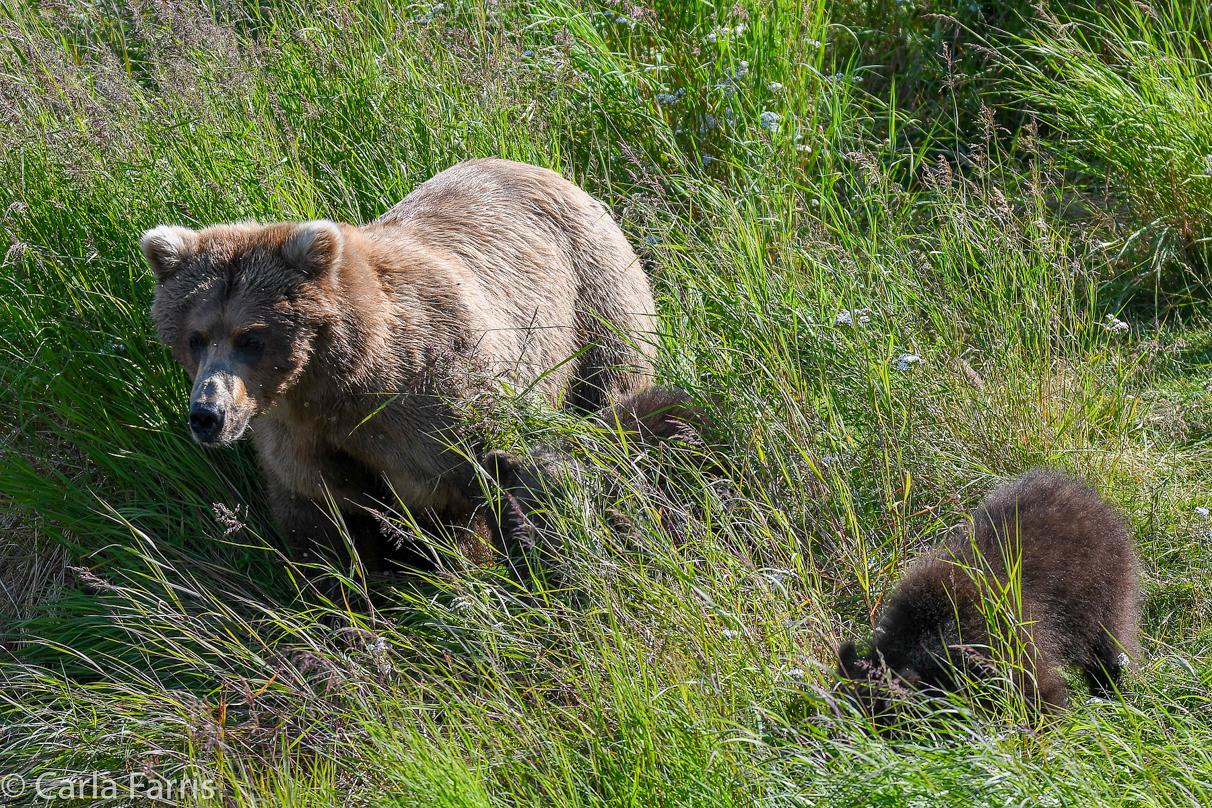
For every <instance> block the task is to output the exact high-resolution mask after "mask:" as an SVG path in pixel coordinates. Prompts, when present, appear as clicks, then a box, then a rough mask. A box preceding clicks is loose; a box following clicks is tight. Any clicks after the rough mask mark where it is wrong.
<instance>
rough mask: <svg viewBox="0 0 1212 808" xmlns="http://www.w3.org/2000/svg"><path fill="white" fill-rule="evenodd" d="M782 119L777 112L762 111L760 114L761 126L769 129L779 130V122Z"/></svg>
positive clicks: (772, 130)
mask: <svg viewBox="0 0 1212 808" xmlns="http://www.w3.org/2000/svg"><path fill="white" fill-rule="evenodd" d="M782 120H783V116H782V115H779V114H778V113H777V112H763V113H762V115H761V121H762V128H763V129H765V130H767V131H770V132H777V131H779V122H780V121H782Z"/></svg>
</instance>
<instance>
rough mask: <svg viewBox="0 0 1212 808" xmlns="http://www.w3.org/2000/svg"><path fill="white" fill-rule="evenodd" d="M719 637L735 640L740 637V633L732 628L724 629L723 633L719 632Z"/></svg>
mask: <svg viewBox="0 0 1212 808" xmlns="http://www.w3.org/2000/svg"><path fill="white" fill-rule="evenodd" d="M720 636H721V637H727V638H729V639H733V638H735V637H739V636H741V632H739V631H737V630H736V629H734V628H726V629H724V630H723V631H721V632H720Z"/></svg>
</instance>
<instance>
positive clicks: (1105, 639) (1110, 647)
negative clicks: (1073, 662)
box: [1082, 631, 1128, 699]
mask: <svg viewBox="0 0 1212 808" xmlns="http://www.w3.org/2000/svg"><path fill="white" fill-rule="evenodd" d="M1091 650H1092V652H1093V653H1092V654H1091V657H1092V658H1091V661H1090V662H1088V663H1086V664H1085V665H1083V666H1082V675H1083V676H1084V677H1085V679H1086V686H1087V687H1089V688H1090V695H1092V696H1097V697H1098V698H1100V699H1105V698H1110V697H1111V696H1113V695H1115V692H1116V691H1117V690H1118V689H1119V685H1120V681H1121V680H1122V678H1123V669H1124V664H1125V662H1126V661H1127V659H1128V656H1127V654H1125V653H1124V650H1123V649H1122V648H1120V646H1119V643H1118V642H1116V641H1115V638H1114V637H1112V636H1111V634H1110V633H1108V632H1107V631H1101V632H1099V638H1098V641H1097V643H1096V644H1095V646H1094V648H1093V649H1091Z"/></svg>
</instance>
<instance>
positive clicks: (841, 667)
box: [837, 642, 864, 679]
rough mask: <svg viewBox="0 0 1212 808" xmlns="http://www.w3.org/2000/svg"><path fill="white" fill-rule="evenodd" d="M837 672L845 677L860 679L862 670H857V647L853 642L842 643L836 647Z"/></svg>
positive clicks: (862, 676)
mask: <svg viewBox="0 0 1212 808" xmlns="http://www.w3.org/2000/svg"><path fill="white" fill-rule="evenodd" d="M837 672H838V674H840V675H841V676H844V677H845V678H847V679H862V678H864V675H863V672H862V671H860V670H859V658H858V649H856V648H855V647H854V643H852V642H846V643H842V647H841V648H839V649H837Z"/></svg>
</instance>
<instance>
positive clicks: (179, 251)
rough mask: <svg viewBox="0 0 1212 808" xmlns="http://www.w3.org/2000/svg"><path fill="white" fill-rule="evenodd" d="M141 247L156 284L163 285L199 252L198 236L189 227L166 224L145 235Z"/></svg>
mask: <svg viewBox="0 0 1212 808" xmlns="http://www.w3.org/2000/svg"><path fill="white" fill-rule="evenodd" d="M139 245H140V246H141V247H142V248H143V257H144V258H146V259H147V265H148V266H149V267H151V270H152V274H153V275H155V276H156V282H157V283H161V282H163V281H166V280H168V278H169V277H171V276H172V274H173V273H174V272H176V271H177V270H178V269H180V268H181V264H182V263H183V262H184V261H185V260H186V259H188V258H189V257H190V256H192V255H193V254H194V253H196V252H197V251H198V234H197V233H195V232H194V231H193V230H190V229H189V228H187V227H175V226H173V225H167V224H165V225H160V226H159V227H153V228H152V229H151V230H148V231H147V232H146V233H144V234H143V238H142V240H141V241H140V242H139Z"/></svg>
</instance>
